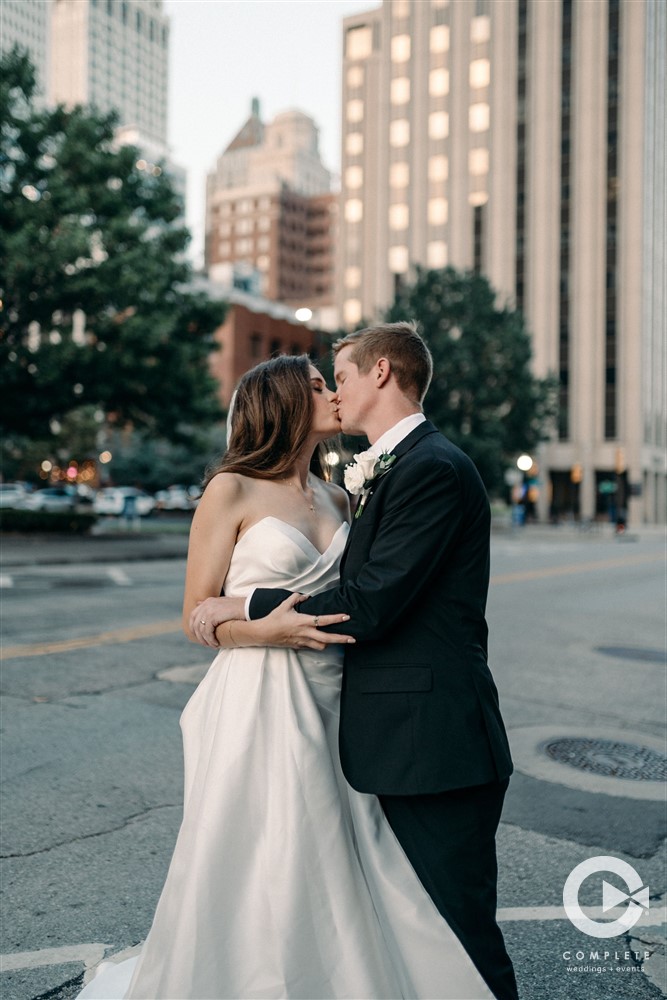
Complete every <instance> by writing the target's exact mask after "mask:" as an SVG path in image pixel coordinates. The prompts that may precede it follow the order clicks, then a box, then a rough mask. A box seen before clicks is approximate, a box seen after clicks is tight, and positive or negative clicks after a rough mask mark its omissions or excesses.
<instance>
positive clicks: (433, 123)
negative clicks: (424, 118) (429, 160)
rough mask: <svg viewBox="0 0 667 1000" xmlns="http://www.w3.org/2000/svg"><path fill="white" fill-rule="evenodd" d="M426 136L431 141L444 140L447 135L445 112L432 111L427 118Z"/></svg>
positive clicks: (447, 121) (447, 117) (447, 122)
mask: <svg viewBox="0 0 667 1000" xmlns="http://www.w3.org/2000/svg"><path fill="white" fill-rule="evenodd" d="M428 134H429V136H430V138H431V139H446V138H447V136H448V135H449V115H448V114H447V112H446V111H434V112H433V114H430V115H429V116H428Z"/></svg>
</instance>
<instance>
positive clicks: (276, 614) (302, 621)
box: [256, 594, 355, 649]
mask: <svg viewBox="0 0 667 1000" xmlns="http://www.w3.org/2000/svg"><path fill="white" fill-rule="evenodd" d="M305 600H306V598H305V597H304V595H303V594H290V596H289V597H287V598H286V599H285V600H284V601H283V602H282V604H279V605H278V607H277V608H275V609H274V610H273V611H272V612H271V614H270V615H267V616H266V618H259V619H257V622H256V623H257V625H258V626H259V627H260V628H261V629H262V630H263V642H262V645H266V646H288V647H289V648H290V649H325V648H326V647H327V646H331V645H335V644H336V643H348V642H354V641H355V640H354V639H353V638H352V636H350V635H345V634H344V633H333V632H331V633H329V632H322V631H321V628H322V627H324V626H325V625H342V624H343V622H347V621H349V620H350V616H349V615H346V614H338V615H308V614H300V613H299V612H298V611H295V610H294V609H295V607H296V605H297V604H301V603H302V602H303V601H305Z"/></svg>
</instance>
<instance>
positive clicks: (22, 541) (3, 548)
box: [0, 524, 666, 569]
mask: <svg viewBox="0 0 667 1000" xmlns="http://www.w3.org/2000/svg"><path fill="white" fill-rule="evenodd" d="M492 534H493V535H494V536H497V537H506V538H509V537H513V538H515V539H516V540H517V542H521V543H522V544H530V542H531V541H534V542H538V541H540V542H544V541H549V542H556V543H558V542H573V541H576V542H579V543H581V544H582V545H585V544H587V543H590V542H600V541H608V542H610V543H612V544H614V543H615V544H624V543H627V542H636V541H638V540H640V539H641V540H645V539H655V540H656V541H658V540H660V539H663V540H664V539H665V538H666V533H665V527H664V526H660V525H640V526H638V527H636V528H635V527H634V526H632V527H630V528H629V530H628V531H627V532H626V533H625V534H624V535H615V534H614V531H613V526H612V525H606V524H605V525H596V526H594V528H593V529H592V530H583V529H581V528H576V527H574V526H571V525H559V526H553V525H549V524H528V525H525V526H524V527H521V528H512V527H510V526H509V525H504V524H502V525H501V524H494V525H493V528H492ZM187 552H188V535H187V531H186V530H184V531H182V532H176V531H169V530H167V529H165V531H160V530H156V528H154V527H151V530H147V529H146V528H144V529H143V530H141V529H140V530H139V531H126V530H120V528H119V526H118V525H116V524H113V525H111V526H109V527H108V528H105V527H104V526H102V530H101V531H98V533H97V534H95V535H55V534H41V535H40V534H30V535H15V534H0V567H1V568H4V569H9V568H11V567H16V566H53V565H62V564H64V563H109V562H114V563H116V562H145V561H147V560H149V559H150V560H153V559H185V558H186V556H187Z"/></svg>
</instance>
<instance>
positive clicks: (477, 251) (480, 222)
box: [472, 205, 484, 274]
mask: <svg viewBox="0 0 667 1000" xmlns="http://www.w3.org/2000/svg"><path fill="white" fill-rule="evenodd" d="M483 212H484V209H483V207H482V206H481V205H476V206H475V207H474V208H473V213H472V218H473V222H472V246H473V264H472V267H473V271H474V272H475V274H480V273H481V271H482V266H483V264H482V258H483V256H484V215H483Z"/></svg>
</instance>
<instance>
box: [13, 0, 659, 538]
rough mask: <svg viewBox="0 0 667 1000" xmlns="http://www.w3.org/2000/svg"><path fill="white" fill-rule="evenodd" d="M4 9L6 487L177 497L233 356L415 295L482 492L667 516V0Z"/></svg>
mask: <svg viewBox="0 0 667 1000" xmlns="http://www.w3.org/2000/svg"><path fill="white" fill-rule="evenodd" d="M353 9H354V11H355V12H354V13H351V10H353ZM1 18H2V21H1V28H2V54H3V78H4V83H3V92H2V115H3V119H4V121H3V133H2V153H3V167H2V177H1V181H2V188H3V209H2V216H1V224H2V237H3V239H2V244H3V246H2V257H3V261H2V264H3V266H2V274H3V278H2V303H3V305H2V345H1V348H0V350H1V352H2V361H3V377H4V381H5V390H4V393H3V402H2V414H1V416H2V425H3V431H4V440H3V478H4V484H3V489H2V490H1V491H0V503H2V508H3V510H6V509H11V510H14V509H16V508H17V507H19V508H23V509H24V510H27V511H32V515H30V517H29V515H28V514H25V515H23V522H22V523H23V524H24V525H25V526H29V525H31V524H32V525H33V526H34V525H36V524H37V525H40V524H41V525H44V524H45V523H46V522H45V520H44V519H43V518H42V519H40V518H37V519H36V520H35V516H34V515H35V512H36V511H42V512H53V511H56V509H57V508H60V509H62V508H63V507H67V505H68V503H69V505H72V503H74V502H75V501H76V502H78V503H79V504H81V503H82V504H86V503H87V502H88V501H90V504H89V511H90V509H91V508H92V510H93V511H95V510H96V511H97V513H100V514H103V513H106V514H110V513H111V512H112V508H113V512H116V510H117V509H118V508H120V509H121V510H122V509H123V506H125V507H126V508H128V509H129V512H130V513H131V514H132V513H133V507H136V503H135V504H132V503H131V502H130V504H129V507H128V504H125V505H124V500H125V499H127V496H128V494H127V493H126V494H124V495H122V494H118V493H116V494H114V495H112V494H108V495H106V496H104V497H102V498H101V499H100V500H97V502H96V497H95V491H96V490H97V489H99V488H101V487H104V488H125V489H126V490H130V489H133V490H140V491H144V492H146V493H148V494H150V495H151V496H152V497H153V499H154V507H155V508H156V509H160V508H161V509H165V507H168V506H169V505H171V507H172V509H173V508H175V507H177V506H178V505H179V504H180V506H181V507H182V508H183V509H184V510H186V509H191V507H192V505H193V504H194V503H195V502H196V495H197V484H198V483H199V482H200V480H201V476H202V473H203V470H204V467H205V465H206V463H207V461H210V459H211V458H212V457H214V456H215V455H216V454H217V453H219V452H220V451H221V450H222V449H223V448H224V430H223V424H222V417H223V416H224V412H225V410H226V407H227V404H228V401H229V398H230V395H231V391H232V389H233V386H234V383H235V381H236V380H237V378H238V377H239V375H240V374H241V373H242V372H243V371H244V370H246V369H247V368H248V367H250V366H251V365H252V364H254V363H255V362H257V361H259V360H261V359H263V358H266V357H269V356H270V355H272V354H275V353H276V352H280V351H287V352H301V351H307V352H308V353H310V354H311V356H312V357H313V358H314V359H315V360H317V361H320V362H321V363H322V365H323V368H324V370H325V371H326V372H328V371H329V367H328V366H329V348H330V344H331V342H332V339H335V337H336V335H337V334H338V333H339V331H341V330H349V329H352V328H355V327H358V326H359V325H362V324H367V323H371V322H373V321H375V320H378V319H380V318H382V317H386V316H388V317H389V318H392V319H398V318H403V317H406V316H407V317H412V316H414V317H415V318H417V319H418V321H419V322H420V324H421V327H422V329H423V331H424V334H425V336H426V337H427V339H428V341H429V344H430V346H431V349H432V350H433V353H434V355H435V359H436V377H435V379H434V383H433V387H432V388H431V390H430V393H429V397H428V399H427V406H426V409H427V413H428V415H429V416H431V417H432V419H434V420H435V422H436V423H437V424H438V426H439V427H440V429H441V430H443V432H444V433H446V434H448V435H449V436H450V437H451V438H452V439H453V440H454V441H455V442H456V443H458V444H460V445H461V446H462V447H463V448H464V449H465V450H467V451H468V452H469V453H470V454H471V456H472V457H473V459H474V460H475V461H476V463H477V465H478V467H479V468H480V471H481V473H482V476H483V478H484V481H485V484H486V486H487V489H488V491H489V493H490V495H491V496H492V498H493V499H494V501H495V502H496V504H497V509H498V510H501V509H503V508H504V509H505V511H506V512H509V511H510V509H512V510H513V513H514V517H515V519H516V520H517V521H521V520H539V521H541V522H548V521H551V522H554V523H561V522H570V521H572V522H576V523H583V524H592V523H599V522H604V523H612V524H615V525H617V527H618V528H619V530H623V528H624V527H625V526H626V524H628V523H629V524H634V525H641V524H660V523H664V522H665V516H666V514H665V512H666V510H667V491H666V485H665V484H666V480H667V464H666V461H667V460H666V457H665V456H666V452H665V446H666V444H667V436H666V435H667V431H666V429H665V428H666V426H667V402H666V395H667V390H666V389H665V385H666V383H667V379H666V375H667V361H666V347H665V344H666V341H667V338H666V336H665V332H666V331H665V326H666V323H667V320H666V316H667V303H666V302H665V273H666V269H667V264H666V261H665V245H666V243H667V239H666V237H667V233H666V222H665V190H666V188H667V177H666V167H665V161H666V158H665V156H664V152H665V118H666V114H665V111H666V100H665V52H666V50H667V36H666V30H667V29H666V27H665V5H664V4H663V3H660V2H657V0H550V2H544V3H541V2H539V3H538V2H532V0H503V2H495V3H494V2H492V0H456V2H453V0H452V2H449V0H424V2H418V3H417V2H410V0H394V2H391V3H389V2H386V3H383V4H381V5H376V6H370V7H369V6H367V5H364V4H363V3H360V4H359V5H355V4H351V3H349V2H335V0H331V2H323V3H317V4H305V5H304V4H298V3H291V2H281V3H262V2H256V3H255V2H247V3H244V4H231V3H227V2H222V0H221V2H219V3H204V4H202V3H199V2H197V0H193V2H189V0H188V2H187V3H185V2H182V0H181V2H179V0H169V2H168V3H163V2H161V0H53V2H48V0H3V3H2V7H1ZM302 22H303V23H302ZM179 31H180V32H181V34H182V46H183V47H181V48H180V49H179ZM16 46H18V48H16ZM230 50H231V52H230ZM173 52H176V58H174V59H172V53H173ZM228 53H229V54H228ZM269 53H270V55H269ZM216 56H217V58H216ZM205 57H206V58H207V59H208V60H209V62H208V65H207V63H206V59H205ZM27 59H29V61H30V63H31V64H32V66H33V67H34V81H33V80H32V79H31V71H30V68H29V66H28V62H27V61H26V60H27ZM264 63H266V64H267V66H268V77H267V67H264ZM240 65H243V66H244V69H243V71H241V70H240V69H239V66H240ZM316 65H320V66H321V72H312V71H311V67H312V66H316ZM174 66H175V70H174ZM253 67H256V69H255V71H254V74H255V76H256V78H257V79H256V81H255V79H254V77H253ZM274 67H275V70H274ZM271 73H273V79H274V80H275V87H271V90H270V93H269V94H266V93H264V94H263V93H261V92H260V90H259V89H255V84H257V85H258V87H259V85H263V86H264V87H265V88H268V87H269V86H270V83H269V82H267V81H270V79H271ZM308 73H310V76H311V78H312V80H313V83H312V89H311V87H309V86H308V79H307V74H308ZM176 74H178V75H176ZM170 77H171V79H170ZM239 77H240V79H239ZM191 78H192V79H191ZM202 80H208V81H209V85H208V86H207V87H203V86H202V85H201V81H202ZM197 86H198V89H197V90H194V89H193V88H195V87H197ZM243 87H245V88H246V91H245V92H242V88H243ZM274 90H275V93H274ZM281 93H284V94H285V95H286V98H285V99H286V101H287V95H289V98H290V101H289V104H286V106H284V107H276V100H279V95H280V94H281ZM170 94H171V95H172V97H173V101H174V103H175V105H176V113H175V114H174V115H173V116H172V117H170V113H169V107H168V103H169V95H170ZM265 101H266V102H268V103H269V105H271V102H272V110H271V113H270V114H269V115H268V116H267V115H266V114H264V112H263V110H262V109H263V103H264V102H265ZM320 112H321V114H322V115H323V117H324V122H322V121H321V120H320ZM231 115H237V116H238V117H237V120H233V119H232V118H231V117H230V116H231ZM110 116H111V117H110ZM189 119H192V121H191V122H189ZM170 121H172V122H173V125H172V130H174V129H175V130H176V132H177V135H176V136H174V135H173V134H170V126H169V123H170ZM193 123H197V124H198V123H201V125H200V127H199V128H198V129H197V132H198V133H199V134H201V136H202V138H201V139H200V140H197V139H195V138H194V137H193V130H192V124H193ZM188 127H189V128H190V131H188ZM323 132H324V133H326V134H325V135H324V136H323ZM204 137H205V141H204ZM175 145H176V146H177V148H178V150H179V154H180V159H179V160H176V159H175V158H174V154H173V152H172V150H173V148H174V146H175ZM336 147H338V149H339V150H340V153H339V154H338V152H335V150H336ZM321 148H327V149H328V150H329V154H328V155H329V160H328V162H325V160H324V159H323V156H322V154H321ZM213 150H215V153H214V154H213V155H211V151H213ZM206 155H208V156H209V161H208V162H206V161H205V160H203V159H202V157H205V156H206ZM203 164H204V165H203ZM188 174H189V175H190V176H189V179H188ZM186 191H187V192H188V205H187V207H186ZM186 221H187V222H188V224H189V228H190V230H191V231H192V232H194V239H193V240H191V239H190V233H189V232H188V229H187V228H186ZM517 461H518V462H519V465H518V467H517ZM36 487H43V488H44V487H46V488H48V489H50V491H51V492H50V494H47V493H46V492H44V490H43V489H42V490H40V491H39V492H36V491H35V488H36ZM169 487H178V489H177V490H172V491H171V493H170V494H169V495H168V496H162V497H158V498H157V500H155V493H156V492H158V491H161V492H162V493H164V491H165V490H167V489H168V488H169ZM68 497H69V500H68V499H67V498H68ZM147 504H148V501H147V500H145V499H143V497H142V498H141V503H140V507H141V512H142V513H146V511H147ZM84 513H85V511H84ZM3 516H5V517H7V516H10V515H8V514H5V515H3ZM508 516H509V514H508ZM13 518H14V515H11V516H10V521H9V522H5V523H9V524H11V525H13V524H15V523H16V522H15V520H13ZM47 520H48V519H47ZM51 520H52V519H51ZM89 521H90V517H89ZM89 521H88V522H84V524H86V525H87V526H88V525H89ZM72 523H73V522H72Z"/></svg>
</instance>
